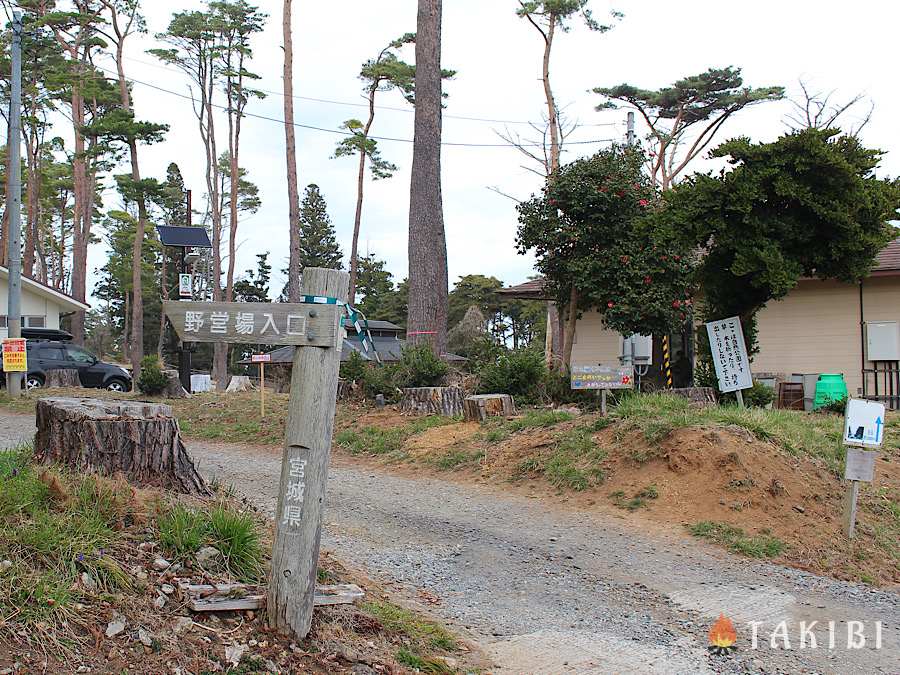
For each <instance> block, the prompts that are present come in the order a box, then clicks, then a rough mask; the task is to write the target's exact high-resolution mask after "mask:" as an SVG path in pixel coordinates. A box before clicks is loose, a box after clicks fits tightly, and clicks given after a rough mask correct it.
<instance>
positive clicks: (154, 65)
mask: <svg viewBox="0 0 900 675" xmlns="http://www.w3.org/2000/svg"><path fill="white" fill-rule="evenodd" d="M124 58H125V60H126V61H132V62H133V63H140V64H142V65H145V66H150V67H151V68H158V69H160V70H165V71H166V72H169V73H179V74H180V72H181V71H178V70H176V69H174V68H168V67H166V66H164V65H162V64H159V63H152V62H150V61H142V60H141V59H136V58H134V57H131V56H125V57H124ZM129 79H130V78H129ZM258 91H261V92H263V93H264V94H270V95H272V96H281V97H282V98H284V92H280V91H271V90H269V89H259V90H258ZM291 98H294V99H297V100H300V101H312V102H314V103H327V104H330V105H343V106H350V107H353V108H368V107H369V104H368V103H358V102H357V103H353V102H350V101H335V100H333V99H328V98H316V97H314V96H300V95H298V94H294V95H292V96H291ZM375 108H376V109H378V110H391V111H393V112H402V113H407V114H410V113H414V112H415V111H414V110H411V109H410V108H398V107H396V106H389V105H376V106H375ZM443 117H444V118H445V119H455V120H463V121H466V122H486V123H489V124H520V125H521V124H525V125H529V126H532V125H538V124H543V123H544V122H541V123H538V122H529V121H524V120H501V119H492V118H490V117H473V116H470V115H451V114H445V115H443ZM619 124H620V123H619V122H595V123H592V124H580V125H579V126H582V127H617V126H619Z"/></svg>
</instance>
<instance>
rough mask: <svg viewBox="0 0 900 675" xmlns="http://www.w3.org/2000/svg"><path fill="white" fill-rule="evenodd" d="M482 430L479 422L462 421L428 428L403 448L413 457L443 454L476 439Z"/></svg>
mask: <svg viewBox="0 0 900 675" xmlns="http://www.w3.org/2000/svg"><path fill="white" fill-rule="evenodd" d="M480 431H481V425H480V424H479V423H478V422H460V423H458V424H447V425H444V426H440V427H434V428H432V429H427V430H426V431H423V432H422V433H420V434H416V435H415V436H413V437H412V438H410V439H409V440H408V441H407V442H406V444H405V445H404V446H403V449H404V450H405V451H406V452H407V453H409V454H410V456H412V457H416V458H419V457H425V456H430V455H433V454H441V453H443V452H446V451H447V450H448V449H450V448H453V447H454V446H458V445H460V444H467V443H469V442H471V441H474V440H476V439H475V438H474V436H475V435H476V434H478V432H480Z"/></svg>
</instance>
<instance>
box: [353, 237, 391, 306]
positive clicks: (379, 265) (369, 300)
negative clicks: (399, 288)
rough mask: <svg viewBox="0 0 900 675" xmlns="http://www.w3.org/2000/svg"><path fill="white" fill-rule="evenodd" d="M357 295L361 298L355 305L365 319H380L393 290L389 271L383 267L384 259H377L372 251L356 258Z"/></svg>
mask: <svg viewBox="0 0 900 675" xmlns="http://www.w3.org/2000/svg"><path fill="white" fill-rule="evenodd" d="M356 262H357V266H358V270H359V271H358V276H357V282H356V294H357V297H361V298H362V299H361V300H359V301H358V302H357V303H356V307H358V308H359V309H360V311H362V313H363V314H365V315H366V318H367V319H381V318H382V316H381V315H382V313H383V309H384V307H385V305H386V304H387V303H390V301H391V297H390V296H392V295H393V294H394V293H395V291H394V280H393V277H392V276H391V273H390V272H388V271H387V270H386V269H384V266H385V264H386V263H385V261H384V260H377V259H376V258H375V254H374V253H370V254H369V255H367V256H364V257H361V258H358V259H357V261H356Z"/></svg>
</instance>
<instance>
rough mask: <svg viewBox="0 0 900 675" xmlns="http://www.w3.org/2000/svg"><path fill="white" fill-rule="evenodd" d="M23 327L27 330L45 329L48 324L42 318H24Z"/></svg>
mask: <svg viewBox="0 0 900 675" xmlns="http://www.w3.org/2000/svg"><path fill="white" fill-rule="evenodd" d="M22 325H23V326H24V327H25V328H44V326H46V325H47V322H46V320H45V319H44V317H42V316H23V317H22Z"/></svg>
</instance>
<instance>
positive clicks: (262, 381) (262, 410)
mask: <svg viewBox="0 0 900 675" xmlns="http://www.w3.org/2000/svg"><path fill="white" fill-rule="evenodd" d="M259 415H260V417H265V416H266V363H265V361H260V362H259Z"/></svg>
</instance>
